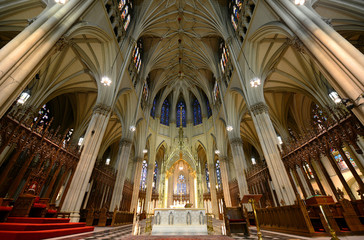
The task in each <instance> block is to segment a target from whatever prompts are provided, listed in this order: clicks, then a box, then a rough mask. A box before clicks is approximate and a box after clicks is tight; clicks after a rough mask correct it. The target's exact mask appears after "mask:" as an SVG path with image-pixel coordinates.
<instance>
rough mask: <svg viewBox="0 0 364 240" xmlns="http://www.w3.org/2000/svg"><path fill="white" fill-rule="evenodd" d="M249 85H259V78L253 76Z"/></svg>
mask: <svg viewBox="0 0 364 240" xmlns="http://www.w3.org/2000/svg"><path fill="white" fill-rule="evenodd" d="M250 85H251V87H258V86H259V85H260V78H258V77H255V78H253V79H252V80H250Z"/></svg>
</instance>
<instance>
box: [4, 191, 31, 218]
mask: <svg viewBox="0 0 364 240" xmlns="http://www.w3.org/2000/svg"><path fill="white" fill-rule="evenodd" d="M34 199H35V196H34V195H32V194H23V195H20V196H19V197H18V199H17V200H16V201H15V202H14V207H13V210H12V211H11V213H10V217H29V212H30V210H31V208H32V206H33V202H34Z"/></svg>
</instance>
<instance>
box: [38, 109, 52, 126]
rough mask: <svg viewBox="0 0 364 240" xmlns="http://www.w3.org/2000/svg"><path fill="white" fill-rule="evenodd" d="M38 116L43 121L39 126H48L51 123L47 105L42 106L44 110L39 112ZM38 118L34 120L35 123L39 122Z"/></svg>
mask: <svg viewBox="0 0 364 240" xmlns="http://www.w3.org/2000/svg"><path fill="white" fill-rule="evenodd" d="M38 114H39V116H38V117H40V118H41V120H40V121H39V123H38V124H39V125H41V124H44V125H46V124H48V122H49V121H50V111H49V109H48V107H47V105H46V104H44V105H43V106H42V108H41V109H40V110H39V112H38ZM38 117H35V118H34V122H36V121H37V120H38Z"/></svg>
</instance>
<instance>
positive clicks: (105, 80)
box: [101, 76, 112, 86]
mask: <svg viewBox="0 0 364 240" xmlns="http://www.w3.org/2000/svg"><path fill="white" fill-rule="evenodd" d="M101 83H102V84H104V86H110V85H111V83H112V81H111V79H110V78H109V77H106V76H104V77H102V78H101Z"/></svg>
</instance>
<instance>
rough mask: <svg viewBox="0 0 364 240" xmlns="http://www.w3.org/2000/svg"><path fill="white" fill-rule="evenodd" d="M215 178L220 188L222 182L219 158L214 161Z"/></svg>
mask: <svg viewBox="0 0 364 240" xmlns="http://www.w3.org/2000/svg"><path fill="white" fill-rule="evenodd" d="M216 180H217V185H218V186H219V189H221V188H222V183H221V170H220V161H219V160H217V161H216Z"/></svg>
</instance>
